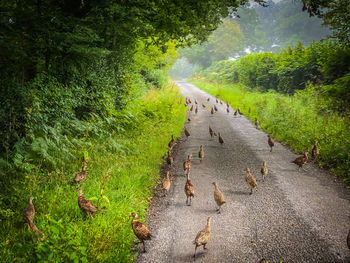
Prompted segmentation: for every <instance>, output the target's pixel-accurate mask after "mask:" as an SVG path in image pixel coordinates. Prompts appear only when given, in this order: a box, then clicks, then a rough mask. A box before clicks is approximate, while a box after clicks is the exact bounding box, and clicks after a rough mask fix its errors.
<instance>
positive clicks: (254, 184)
mask: <svg viewBox="0 0 350 263" xmlns="http://www.w3.org/2000/svg"><path fill="white" fill-rule="evenodd" d="M245 181H246V182H247V185H248V187H249V188H250V194H252V193H253V189H254V188H256V190H258V184H257V182H256V180H255V178H254V176H253V175H252V174H251V173H250V169H249V168H247V173H246V175H245Z"/></svg>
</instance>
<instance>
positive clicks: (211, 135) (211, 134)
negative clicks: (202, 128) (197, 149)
mask: <svg viewBox="0 0 350 263" xmlns="http://www.w3.org/2000/svg"><path fill="white" fill-rule="evenodd" d="M209 134H210V137H211V138H213V136H216V133H215V131H214V130H213V129H212V128H211V127H210V126H209Z"/></svg>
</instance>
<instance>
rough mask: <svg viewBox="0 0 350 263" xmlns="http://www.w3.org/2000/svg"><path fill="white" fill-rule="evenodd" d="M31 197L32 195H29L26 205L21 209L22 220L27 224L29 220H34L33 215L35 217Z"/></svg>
mask: <svg viewBox="0 0 350 263" xmlns="http://www.w3.org/2000/svg"><path fill="white" fill-rule="evenodd" d="M33 199H34V197H29V199H28V205H27V206H26V208H24V210H23V221H24V223H25V224H28V225H29V226H30V223H31V222H34V217H35V208H34V205H33Z"/></svg>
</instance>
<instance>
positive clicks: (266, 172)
mask: <svg viewBox="0 0 350 263" xmlns="http://www.w3.org/2000/svg"><path fill="white" fill-rule="evenodd" d="M260 172H261V175H262V178H263V181H265V176H266V175H267V174H268V172H269V169H267V166H266V162H265V161H264V163H263V166H262V167H261V170H260Z"/></svg>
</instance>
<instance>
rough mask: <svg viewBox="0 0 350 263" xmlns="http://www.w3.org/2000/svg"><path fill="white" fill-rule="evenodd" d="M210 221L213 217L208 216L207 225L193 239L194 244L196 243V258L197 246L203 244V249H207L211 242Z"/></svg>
mask: <svg viewBox="0 0 350 263" xmlns="http://www.w3.org/2000/svg"><path fill="white" fill-rule="evenodd" d="M210 221H211V218H210V217H208V219H207V224H206V226H205V227H204V229H203V230H201V231H199V232H198V234H197V236H196V238H195V239H194V241H193V244H194V245H196V247H195V249H194V255H193V257H194V258H196V251H197V247H200V246H203V249H207V248H206V247H205V246H206V245H207V244H208V243H209V241H210V237H211V229H210Z"/></svg>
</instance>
